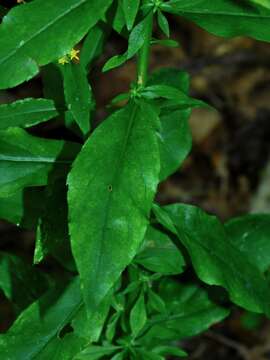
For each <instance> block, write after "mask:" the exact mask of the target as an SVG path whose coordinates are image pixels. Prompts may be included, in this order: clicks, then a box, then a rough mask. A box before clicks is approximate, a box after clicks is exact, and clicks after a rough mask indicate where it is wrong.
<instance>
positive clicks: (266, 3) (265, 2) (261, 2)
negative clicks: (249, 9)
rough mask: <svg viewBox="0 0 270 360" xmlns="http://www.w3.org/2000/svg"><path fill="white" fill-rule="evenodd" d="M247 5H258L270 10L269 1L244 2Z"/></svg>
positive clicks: (254, 0)
mask: <svg viewBox="0 0 270 360" xmlns="http://www.w3.org/2000/svg"><path fill="white" fill-rule="evenodd" d="M246 1H247V2H248V3H250V4H253V5H260V6H264V7H266V8H268V9H270V1H269V0H246Z"/></svg>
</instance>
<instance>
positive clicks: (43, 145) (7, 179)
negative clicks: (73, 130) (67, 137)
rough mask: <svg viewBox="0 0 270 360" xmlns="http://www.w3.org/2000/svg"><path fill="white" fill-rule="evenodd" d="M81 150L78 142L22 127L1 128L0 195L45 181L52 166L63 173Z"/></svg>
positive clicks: (38, 184) (52, 168) (10, 193)
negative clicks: (46, 136) (40, 134)
mask: <svg viewBox="0 0 270 360" xmlns="http://www.w3.org/2000/svg"><path fill="white" fill-rule="evenodd" d="M78 150H79V145H78V144H75V143H71V142H64V141H58V140H47V139H41V138H37V137H34V136H31V135H29V134H28V133H26V132H25V131H24V130H22V129H20V128H9V129H7V130H0V174H1V175H0V196H2V197H3V196H4V197H6V196H10V195H13V194H14V193H16V192H17V191H19V190H21V189H22V188H24V187H26V186H41V185H46V184H47V182H48V177H49V175H50V173H51V172H52V171H53V170H56V171H59V174H60V175H61V176H62V175H63V172H65V171H67V169H68V168H69V165H70V164H71V162H72V160H73V159H74V157H75V156H76V154H77V152H78Z"/></svg>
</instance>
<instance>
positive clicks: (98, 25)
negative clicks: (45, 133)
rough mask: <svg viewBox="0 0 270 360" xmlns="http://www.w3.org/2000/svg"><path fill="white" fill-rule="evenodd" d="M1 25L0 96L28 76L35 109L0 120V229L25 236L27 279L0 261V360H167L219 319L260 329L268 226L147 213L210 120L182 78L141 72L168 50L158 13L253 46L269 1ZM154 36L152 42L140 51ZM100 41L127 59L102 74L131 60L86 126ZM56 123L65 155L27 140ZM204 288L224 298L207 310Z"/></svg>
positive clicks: (186, 3)
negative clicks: (197, 122)
mask: <svg viewBox="0 0 270 360" xmlns="http://www.w3.org/2000/svg"><path fill="white" fill-rule="evenodd" d="M0 14H1V18H2V22H1V25H0V89H2V90H5V89H9V88H13V87H16V86H18V85H20V84H23V83H26V82H27V81H30V80H31V79H33V78H34V77H35V76H37V75H38V76H39V77H40V78H41V79H42V82H43V85H44V97H43V98H25V99H21V100H18V101H15V102H13V103H8V104H2V105H0V169H1V173H0V217H1V218H2V219H5V220H7V221H9V222H11V223H14V224H16V225H17V226H20V227H21V228H24V229H31V230H34V231H35V234H36V242H35V250H34V256H33V265H32V266H31V265H30V264H29V263H25V261H24V260H23V259H21V258H20V257H18V256H16V255H14V254H9V253H6V252H1V254H0V258H1V261H0V273H1V279H0V287H1V289H2V291H3V293H4V294H5V296H6V298H8V299H9V300H10V301H11V302H12V303H13V306H14V308H15V309H16V314H17V318H16V320H15V321H14V323H13V324H12V325H11V327H10V328H9V330H8V331H7V332H6V333H5V334H2V335H1V336H0V359H1V360H32V359H39V360H41V359H44V360H52V359H55V360H61V359H62V360H71V359H73V360H80V359H81V360H83V359H89V360H94V359H112V360H121V359H123V360H127V359H133V360H134V359H135V360H140V359H143V360H147V359H150V360H162V359H167V358H168V357H170V356H174V357H175V358H181V357H185V356H187V355H188V354H186V352H185V351H184V350H182V349H180V348H179V346H178V345H177V344H179V342H181V340H184V339H186V338H190V337H192V336H195V335H197V334H200V333H202V332H204V331H206V330H207V329H208V328H209V327H210V326H212V325H213V324H216V323H218V322H221V321H222V320H223V319H225V318H226V317H227V316H228V315H229V313H230V310H231V308H232V307H233V306H239V307H241V308H243V309H246V310H248V311H251V312H253V313H261V314H265V315H266V316H267V317H269V316H270V289H269V280H268V279H267V276H266V273H267V270H268V269H269V266H270V241H269V234H270V216H269V215H267V214H265V215H260V214H258V215H257V214H256V215H246V216H243V217H240V218H235V219H231V220H230V221H228V222H226V223H225V224H224V223H222V222H221V221H220V220H219V219H218V218H217V217H215V216H213V215H210V214H208V213H206V212H204V211H203V210H201V209H200V208H198V207H196V206H193V205H187V204H172V205H168V206H160V205H159V204H158V203H157V202H156V201H155V199H156V194H157V188H158V185H159V183H160V182H162V181H164V180H165V179H167V178H168V177H169V176H171V175H172V174H173V173H174V172H175V171H176V170H177V169H178V168H179V167H180V166H181V164H182V163H183V161H184V160H185V158H186V157H187V156H188V154H189V152H190V150H191V146H192V138H191V133H190V129H189V123H188V119H189V116H190V114H191V112H192V109H193V108H194V107H209V105H207V104H205V103H204V102H203V101H201V100H197V99H194V98H192V97H190V96H189V76H188V74H187V73H186V72H184V71H181V70H180V69H174V68H164V69H160V70H158V71H154V72H150V71H149V60H150V58H151V47H152V45H153V44H155V43H157V42H160V44H164V45H166V46H175V45H176V44H175V42H174V41H173V40H171V39H170V21H168V19H167V14H174V15H175V16H179V17H182V18H184V19H186V20H189V21H191V22H194V23H196V24H197V25H198V26H199V27H201V28H203V29H205V30H207V31H209V32H210V33H212V34H215V35H217V36H222V37H226V38H230V37H235V36H248V37H251V38H254V39H257V40H258V41H266V42H267V41H270V6H269V1H268V0H260V1H259V0H250V1H249V0H216V1H212V0H170V1H165V0H164V1H163V0H61V1H60V0H33V1H18V4H17V5H16V6H14V7H13V8H12V9H11V10H7V9H5V8H4V7H3V6H0ZM154 24H157V26H159V27H160V29H161V31H162V32H163V33H164V36H165V37H166V38H167V40H164V38H163V39H160V40H159V39H153V36H152V33H153V26H154ZM112 31H115V32H117V33H118V34H120V35H122V36H123V37H125V38H126V39H127V49H126V51H125V52H124V53H122V54H118V55H117V56H114V57H112V58H111V59H109V60H108V61H107V62H106V63H105V65H104V67H103V71H104V72H108V71H110V70H111V69H114V68H116V67H118V66H122V65H123V64H125V63H126V61H128V60H129V59H133V58H135V59H136V62H137V78H136V79H134V81H133V83H132V84H131V85H130V91H129V92H127V93H124V94H119V95H118V96H117V97H116V98H115V99H113V100H112V102H111V104H110V105H111V106H110V115H109V116H108V118H106V119H104V120H103V121H102V122H101V123H99V124H98V125H96V123H94V122H93V118H94V116H95V96H94V92H95V91H93V90H92V86H91V84H90V83H89V72H90V71H91V69H92V65H93V62H94V61H95V60H96V59H97V58H99V57H100V56H101V54H102V51H103V50H102V49H103V46H104V44H106V42H107V41H108V35H109V33H110V32H112ZM29 86H30V85H29ZM94 90H95V89H94ZM116 104H117V105H118V106H115V105H116ZM119 104H121V107H120V105H119ZM56 118H57V119H58V120H59V119H60V120H61V121H62V122H63V124H64V126H65V127H67V128H68V129H69V131H71V132H72V131H74V139H75V140H74V141H70V138H69V139H65V137H64V138H63V139H62V140H52V139H48V138H42V137H38V136H37V135H33V132H31V131H29V130H31V128H32V127H33V126H34V125H37V124H40V123H42V122H54V121H55V119H56ZM58 120H57V121H58ZM94 124H95V126H94ZM76 139H77V140H76ZM48 257H51V258H54V259H55V261H56V262H58V263H59V264H60V265H61V267H62V268H64V269H65V270H63V271H64V273H65V276H63V278H62V279H61V281H59V278H57V277H53V276H51V275H50V273H46V272H45V271H43V270H42V269H43V267H42V266H41V267H40V266H38V264H42V263H44V262H46V259H47V258H48ZM190 269H193V270H192V271H193V272H194V274H195V275H194V277H193V280H190V281H189V282H187V281H182V278H183V276H185V274H186V271H187V270H190ZM213 286H214V287H215V289H218V290H219V289H222V294H223V295H224V294H225V295H224V296H221V297H212V296H209V295H210V293H211V289H212V288H213Z"/></svg>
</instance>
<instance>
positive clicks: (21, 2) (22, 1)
mask: <svg viewBox="0 0 270 360" xmlns="http://www.w3.org/2000/svg"><path fill="white" fill-rule="evenodd" d="M17 4H25V1H24V0H17Z"/></svg>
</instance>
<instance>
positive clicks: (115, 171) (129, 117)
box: [68, 102, 159, 311]
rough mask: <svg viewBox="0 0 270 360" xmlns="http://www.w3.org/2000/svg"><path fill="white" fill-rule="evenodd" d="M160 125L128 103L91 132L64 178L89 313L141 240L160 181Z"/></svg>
mask: <svg viewBox="0 0 270 360" xmlns="http://www.w3.org/2000/svg"><path fill="white" fill-rule="evenodd" d="M158 126H159V119H158V114H157V111H156V109H155V108H154V107H153V106H152V105H149V104H147V103H145V102H140V103H138V104H136V103H134V102H131V103H129V104H128V105H127V106H126V107H125V108H123V109H122V110H120V111H118V112H116V113H114V114H113V115H112V116H111V117H110V118H109V119H107V120H106V121H104V122H103V123H102V124H101V125H100V126H99V127H98V128H97V129H96V130H95V132H94V133H93V135H92V136H91V137H90V138H89V140H88V141H87V142H86V144H85V145H84V147H83V149H82V151H81V153H80V154H79V155H78V157H77V159H76V160H75V163H74V164H73V169H72V171H71V173H70V175H69V177H68V185H69V191H68V203H69V221H70V234H71V243H72V251H73V254H74V256H75V260H76V263H77V266H78V269H79V273H80V276H81V282H82V290H83V294H84V298H85V302H86V305H87V308H88V310H89V311H92V310H93V309H95V308H96V306H97V305H98V304H99V303H100V301H101V300H102V299H103V298H104V296H105V295H106V293H107V292H108V290H109V289H110V287H111V286H112V285H113V284H114V282H115V281H116V280H117V279H118V277H119V275H120V274H121V272H122V271H123V270H124V269H125V267H126V266H127V265H128V264H129V263H130V262H131V260H132V259H133V257H134V256H135V255H136V252H137V251H138V249H139V247H140V245H141V243H142V240H143V237H144V235H145V231H146V228H147V225H148V215H149V212H150V209H151V205H152V201H153V197H154V194H155V191H156V187H157V184H158V176H159V149H158V141H157V137H156V131H157V128H158ZM105 138H106V141H105V142H104V139H105ZM108 169H110V171H108ZM91 219H95V221H91Z"/></svg>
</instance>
